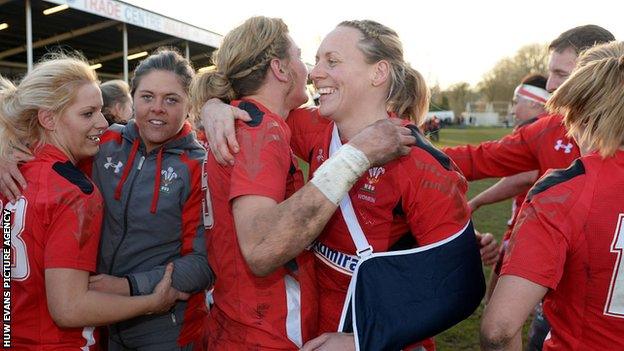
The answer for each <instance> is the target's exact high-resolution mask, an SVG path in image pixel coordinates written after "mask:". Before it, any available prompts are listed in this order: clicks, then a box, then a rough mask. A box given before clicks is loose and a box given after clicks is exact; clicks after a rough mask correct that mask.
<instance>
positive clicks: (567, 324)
mask: <svg viewBox="0 0 624 351" xmlns="http://www.w3.org/2000/svg"><path fill="white" fill-rule="evenodd" d="M619 189H624V151H618V152H617V154H616V156H615V157H610V158H607V159H602V158H600V157H599V156H598V155H596V154H592V155H588V156H585V157H582V158H580V159H579V160H576V161H574V163H573V164H572V165H571V166H570V167H569V168H567V169H566V170H557V171H553V172H551V173H549V174H548V175H547V176H545V177H543V178H542V179H541V180H540V181H539V182H538V183H536V185H535V186H534V187H533V189H531V191H530V193H529V195H528V197H527V201H526V202H525V203H524V205H523V207H522V210H521V212H520V216H519V217H518V221H517V224H516V228H515V229H514V232H513V235H512V238H511V242H510V246H509V252H508V254H507V257H506V259H505V262H504V264H503V269H502V274H510V275H515V276H519V277H523V278H525V279H528V280H530V281H532V282H534V283H536V284H539V285H542V286H545V287H547V288H548V289H549V290H548V293H547V294H546V296H545V299H544V312H545V314H546V317H547V318H548V321H549V322H550V324H551V326H552V330H551V336H550V338H547V340H546V342H545V343H544V350H624V260H623V257H622V250H623V249H624V193H623V192H622V191H617V190H619Z"/></svg>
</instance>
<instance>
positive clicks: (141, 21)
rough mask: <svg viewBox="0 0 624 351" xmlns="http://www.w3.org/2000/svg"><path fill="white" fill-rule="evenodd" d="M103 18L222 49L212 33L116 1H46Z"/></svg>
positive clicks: (218, 39)
mask: <svg viewBox="0 0 624 351" xmlns="http://www.w3.org/2000/svg"><path fill="white" fill-rule="evenodd" d="M46 1H48V2H52V3H55V4H59V5H63V4H67V5H68V6H69V7H70V8H73V9H76V10H80V11H84V12H88V13H92V14H94V15H98V16H101V17H106V18H110V19H113V20H117V21H120V22H124V23H128V24H132V25H135V26H137V27H142V28H146V29H150V30H153V31H156V32H160V33H164V34H169V35H171V36H174V37H178V38H182V39H186V40H190V41H193V42H196V43H200V44H204V45H209V46H212V47H215V48H218V47H219V46H220V43H221V39H222V37H221V36H220V35H219V34H216V33H213V32H211V31H208V30H205V29H202V28H199V27H195V26H193V25H190V24H187V23H184V22H181V21H178V20H175V19H172V18H169V17H165V16H162V15H159V14H157V13H154V12H151V11H147V10H144V9H142V8H139V7H136V6H132V5H130V4H126V3H123V2H121V1H115V0H46Z"/></svg>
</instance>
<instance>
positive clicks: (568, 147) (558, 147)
mask: <svg viewBox="0 0 624 351" xmlns="http://www.w3.org/2000/svg"><path fill="white" fill-rule="evenodd" d="M573 147H574V145H572V143H568V144H567V145H563V140H561V139H559V140H557V144H555V150H557V151H559V150H561V149H563V152H564V153H566V154H569V153H570V152H572V148H573Z"/></svg>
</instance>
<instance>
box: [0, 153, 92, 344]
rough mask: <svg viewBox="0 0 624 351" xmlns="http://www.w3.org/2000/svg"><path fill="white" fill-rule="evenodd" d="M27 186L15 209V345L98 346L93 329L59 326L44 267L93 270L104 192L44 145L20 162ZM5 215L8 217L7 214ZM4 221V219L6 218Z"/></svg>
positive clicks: (1, 201)
mask: <svg viewBox="0 0 624 351" xmlns="http://www.w3.org/2000/svg"><path fill="white" fill-rule="evenodd" d="M20 171H21V172H22V175H23V176H24V178H25V179H26V181H27V183H28V186H27V187H26V188H25V189H24V193H23V194H22V196H21V197H20V199H19V200H18V201H17V202H16V203H15V204H10V203H8V202H7V201H6V199H5V198H2V197H1V196H0V208H2V210H3V211H2V212H3V216H2V217H3V218H4V214H5V211H9V212H10V213H11V215H10V217H11V251H12V262H11V274H12V276H11V284H12V286H11V297H12V306H11V312H12V315H11V318H12V320H11V327H12V330H11V332H12V347H13V348H15V349H17V350H95V349H96V347H95V338H94V335H93V330H94V329H93V328H92V327H87V328H59V327H58V326H57V325H56V324H55V323H54V321H53V320H52V317H51V316H50V312H49V310H48V304H47V298H46V290H45V270H46V269H49V268H71V269H77V270H83V271H89V272H95V264H96V258H97V251H98V245H99V240H100V225H101V222H102V210H103V208H102V197H101V195H100V192H99V190H98V189H97V187H95V186H94V185H93V183H92V182H91V180H90V179H88V178H87V177H86V176H85V175H84V174H83V173H82V172H81V171H79V170H78V169H77V168H76V167H74V165H72V164H71V162H70V161H69V160H68V158H67V156H66V155H65V154H64V153H63V152H61V150H59V149H58V148H56V147H54V146H52V145H44V146H43V147H41V148H40V149H39V150H37V152H35V158H34V159H33V160H32V161H30V162H28V163H26V164H24V165H23V166H21V167H20ZM3 220H4V219H3ZM3 224H4V223H3Z"/></svg>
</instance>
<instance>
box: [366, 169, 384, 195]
mask: <svg viewBox="0 0 624 351" xmlns="http://www.w3.org/2000/svg"><path fill="white" fill-rule="evenodd" d="M384 173H386V170H385V168H383V167H373V168H370V169H369V170H368V176H367V179H366V180H367V183H366V184H364V186H363V187H362V190H364V191H366V192H368V193H370V194H374V193H375V184H377V183H378V182H379V177H381V175H382V174H384Z"/></svg>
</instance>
